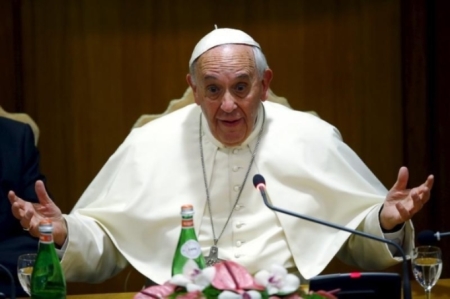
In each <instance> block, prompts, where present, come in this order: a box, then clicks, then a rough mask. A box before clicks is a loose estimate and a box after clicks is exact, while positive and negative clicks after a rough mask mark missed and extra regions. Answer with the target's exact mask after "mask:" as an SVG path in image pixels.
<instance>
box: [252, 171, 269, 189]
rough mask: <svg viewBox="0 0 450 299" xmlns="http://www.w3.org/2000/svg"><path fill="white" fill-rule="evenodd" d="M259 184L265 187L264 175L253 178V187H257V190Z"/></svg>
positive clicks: (256, 175)
mask: <svg viewBox="0 0 450 299" xmlns="http://www.w3.org/2000/svg"><path fill="white" fill-rule="evenodd" d="M259 184H263V185H264V186H265V185H266V180H265V179H264V177H263V176H262V175H260V174H255V176H254V177H253V186H255V188H257V186H258V185H259Z"/></svg>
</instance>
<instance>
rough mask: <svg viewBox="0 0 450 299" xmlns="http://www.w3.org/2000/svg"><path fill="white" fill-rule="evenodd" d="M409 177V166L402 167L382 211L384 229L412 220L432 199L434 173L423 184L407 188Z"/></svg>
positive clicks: (381, 219) (381, 220)
mask: <svg viewBox="0 0 450 299" xmlns="http://www.w3.org/2000/svg"><path fill="white" fill-rule="evenodd" d="M408 178H409V172H408V168H406V167H401V168H400V170H399V172H398V177H397V182H395V184H394V186H393V187H392V188H391V190H389V192H388V194H387V196H386V199H385V201H384V205H383V208H382V210H381V212H380V224H381V227H382V228H383V229H384V230H392V229H393V228H394V227H395V226H397V225H398V224H401V223H404V222H405V221H408V220H410V219H411V218H412V217H413V216H414V214H416V213H417V212H418V211H420V210H421V209H422V207H423V205H424V204H425V203H426V202H427V201H428V200H429V199H430V191H431V188H432V187H433V183H434V177H433V175H429V176H428V178H427V180H426V181H425V182H424V183H423V184H422V185H420V186H418V187H415V188H412V189H406V187H407V184H408Z"/></svg>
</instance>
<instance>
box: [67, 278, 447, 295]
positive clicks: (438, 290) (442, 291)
mask: <svg viewBox="0 0 450 299" xmlns="http://www.w3.org/2000/svg"><path fill="white" fill-rule="evenodd" d="M411 287H412V297H413V299H426V297H425V294H424V291H423V289H422V287H421V286H420V285H419V284H418V283H417V282H416V281H411ZM431 292H432V293H431V297H432V298H433V299H450V278H447V279H440V280H439V281H438V283H437V284H436V285H435V286H434V287H433V290H432V291H431ZM135 294H136V293H135V292H133V293H114V294H87V295H70V296H67V299H132V298H133V296H134V295H135Z"/></svg>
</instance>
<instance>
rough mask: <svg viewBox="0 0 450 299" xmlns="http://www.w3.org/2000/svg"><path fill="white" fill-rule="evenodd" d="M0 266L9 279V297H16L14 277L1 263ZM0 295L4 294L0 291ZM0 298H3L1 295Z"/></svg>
mask: <svg viewBox="0 0 450 299" xmlns="http://www.w3.org/2000/svg"><path fill="white" fill-rule="evenodd" d="M0 268H1V269H3V270H4V271H5V272H6V273H7V274H8V276H9V279H10V280H11V295H10V298H11V299H16V288H15V285H14V278H13V276H12V274H11V272H9V270H8V268H6V267H5V266H3V265H2V264H0ZM0 296H4V294H3V293H0ZM0 298H3V297H0Z"/></svg>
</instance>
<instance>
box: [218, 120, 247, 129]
mask: <svg viewBox="0 0 450 299" xmlns="http://www.w3.org/2000/svg"><path fill="white" fill-rule="evenodd" d="M219 121H220V123H221V124H223V125H224V126H226V127H235V126H237V125H239V124H240V123H241V122H242V119H241V118H240V119H235V120H224V119H220V120H219Z"/></svg>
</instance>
